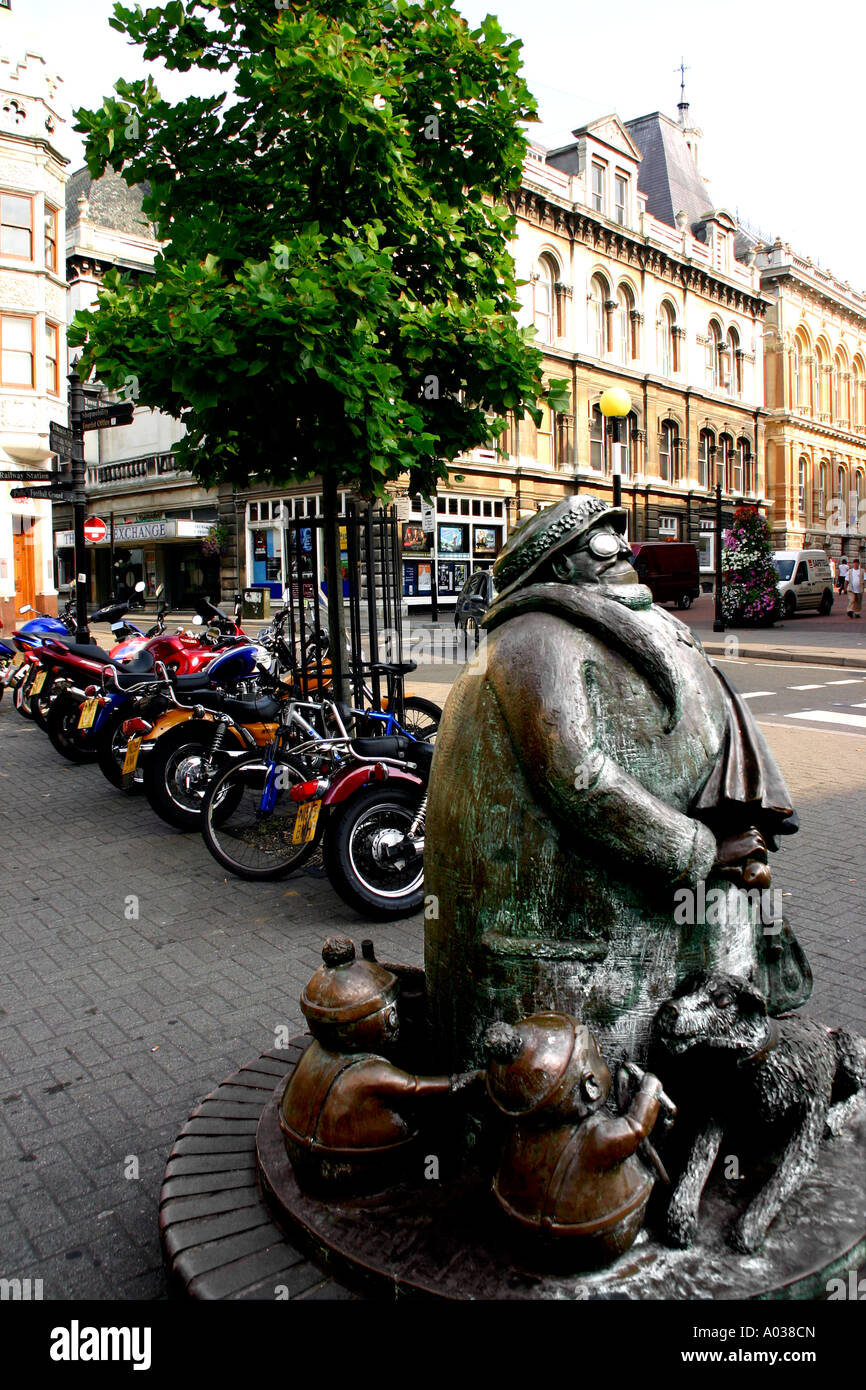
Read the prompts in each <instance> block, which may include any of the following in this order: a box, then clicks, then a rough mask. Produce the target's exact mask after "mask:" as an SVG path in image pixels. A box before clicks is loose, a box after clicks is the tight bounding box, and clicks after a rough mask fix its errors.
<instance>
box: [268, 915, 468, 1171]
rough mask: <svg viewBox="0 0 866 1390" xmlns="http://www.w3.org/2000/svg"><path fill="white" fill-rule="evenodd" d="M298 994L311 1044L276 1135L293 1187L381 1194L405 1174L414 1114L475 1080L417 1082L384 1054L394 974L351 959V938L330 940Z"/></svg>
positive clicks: (394, 1030)
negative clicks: (291, 1170) (432, 1100)
mask: <svg viewBox="0 0 866 1390" xmlns="http://www.w3.org/2000/svg"><path fill="white" fill-rule="evenodd" d="M322 961H323V964H322V965H321V966H320V968H319V969H318V970H317V971H316V973H315V975H313V977H312V979H311V980H310V981H309V983H308V985H307V986H306V988H305V990H304V992H303V994H302V995H301V1009H302V1010H303V1013H304V1016H305V1018H306V1019H307V1022H308V1023H309V1025H310V1031H311V1032H312V1034H313V1037H314V1039H315V1041H314V1042H313V1043H312V1044H311V1046H310V1047H308V1048H307V1050H306V1052H305V1053H304V1055H303V1056H302V1058H301V1060H300V1061H299V1063H298V1065H297V1067H296V1068H295V1070H294V1071H293V1073H292V1075H291V1078H290V1080H289V1083H288V1085H287V1086H286V1089H285V1091H284V1093H283V1097H282V1100H281V1101H280V1106H279V1118H280V1128H281V1129H282V1132H283V1139H284V1141H285V1145H286V1150H287V1152H288V1155H289V1158H290V1160H291V1162H292V1166H293V1168H294V1170H295V1175H296V1177H297V1179H298V1182H299V1184H300V1185H301V1186H302V1187H304V1188H306V1189H308V1190H310V1191H316V1192H319V1193H325V1194H328V1193H332V1194H336V1193H338V1192H339V1193H353V1194H355V1193H362V1192H377V1191H382V1190H383V1189H384V1188H386V1187H389V1186H391V1185H392V1184H393V1183H395V1182H398V1181H399V1180H400V1179H401V1177H403V1176H405V1175H406V1172H407V1170H408V1167H409V1164H410V1161H411V1158H412V1156H413V1154H414V1153H415V1146H416V1141H417V1139H418V1137H419V1125H418V1121H417V1111H418V1110H419V1108H422V1107H423V1106H424V1105H425V1104H426V1103H427V1102H428V1101H429V1099H430V1098H431V1097H435V1096H447V1095H448V1094H449V1093H450V1092H453V1091H456V1090H459V1089H460V1088H461V1086H462V1085H463V1084H466V1083H467V1082H468V1081H470V1080H472V1079H474V1078H473V1077H453V1078H452V1077H448V1076H414V1075H412V1074H411V1073H409V1072H406V1071H404V1070H403V1069H402V1068H401V1067H399V1066H397V1065H395V1063H394V1062H393V1061H390V1060H389V1059H388V1057H387V1056H384V1055H383V1054H384V1053H387V1052H388V1051H389V1050H390V1049H391V1048H392V1047H393V1046H394V1044H395V1043H396V1042H397V1040H398V1038H399V1032H400V1022H399V998H398V996H399V990H400V985H399V981H398V980H397V977H396V976H395V975H393V974H392V973H391V972H390V971H389V970H387V969H385V967H384V966H382V965H380V964H378V962H376V961H369V960H356V959H355V946H354V943H353V942H352V941H351V940H349V938H348V937H344V936H336V937H330V938H329V939H328V940H327V941H326V942H325V945H324V947H323V950H322Z"/></svg>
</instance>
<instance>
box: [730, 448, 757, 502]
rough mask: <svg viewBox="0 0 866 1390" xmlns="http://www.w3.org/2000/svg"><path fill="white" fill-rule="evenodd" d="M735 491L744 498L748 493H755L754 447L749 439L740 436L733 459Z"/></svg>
mask: <svg viewBox="0 0 866 1390" xmlns="http://www.w3.org/2000/svg"><path fill="white" fill-rule="evenodd" d="M733 466H734V471H733V479H732V482H733V490H734V492H736V493H739V494H740V496H743V495H744V494H745V493H747V492H754V490H755V489H754V484H753V479H752V446H751V444H750V443H749V441H748V439H746V438H745V437H744V436H742V435H741V436H740V438H739V439H738V440H737V447H736V450H735V452H734V459H733Z"/></svg>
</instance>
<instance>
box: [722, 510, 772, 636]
mask: <svg viewBox="0 0 866 1390" xmlns="http://www.w3.org/2000/svg"><path fill="white" fill-rule="evenodd" d="M722 612H723V613H724V615H725V621H726V622H727V623H744V624H754V625H755V626H766V625H769V624H770V623H774V622H776V620H777V619H778V617H779V588H778V576H777V574H776V569H775V566H774V565H773V556H772V552H771V549H770V532H769V527H768V526H767V522H766V519H765V518H764V517H762V516H761V514H760V513H759V512H757V511H755V509H754V508H753V507H738V508H737V510H736V511H735V512H734V524H733V526H732V527H731V529H730V530H729V531H725V532H723V534H722Z"/></svg>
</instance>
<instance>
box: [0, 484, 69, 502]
mask: <svg viewBox="0 0 866 1390" xmlns="http://www.w3.org/2000/svg"><path fill="white" fill-rule="evenodd" d="M9 496H10V497H12V498H13V499H15V500H18V499H24V498H27V497H33V498H35V499H36V500H37V501H40V502H72V501H73V500H74V493H72V492H70V490H69V488H65V487H13V489H12V491H11V492H10V494H9Z"/></svg>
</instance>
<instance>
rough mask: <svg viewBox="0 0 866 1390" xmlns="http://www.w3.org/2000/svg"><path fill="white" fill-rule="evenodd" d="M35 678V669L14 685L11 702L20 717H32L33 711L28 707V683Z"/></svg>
mask: <svg viewBox="0 0 866 1390" xmlns="http://www.w3.org/2000/svg"><path fill="white" fill-rule="evenodd" d="M35 679H36V673H35V671H34V672H33V673H32V675H29V676H25V678H24V680H23V681H22V682H21V684H20V685H16V687H15V694H14V695H13V697H12V703H13V705H14V706H15V708H16V710H17V711H18V713H19V714H20V715H21V718H22V719H32V718H33V711H32V709H31V708H30V685H31V682H32V681H34V680H35Z"/></svg>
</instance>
